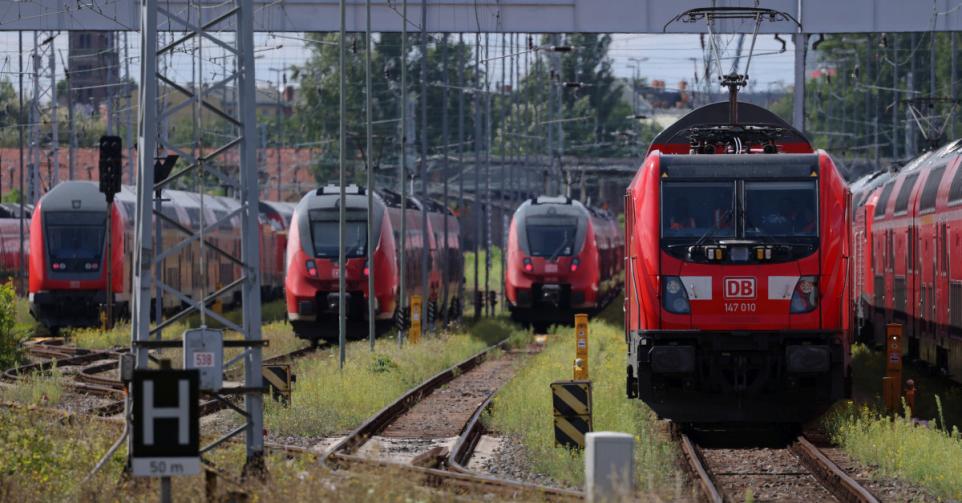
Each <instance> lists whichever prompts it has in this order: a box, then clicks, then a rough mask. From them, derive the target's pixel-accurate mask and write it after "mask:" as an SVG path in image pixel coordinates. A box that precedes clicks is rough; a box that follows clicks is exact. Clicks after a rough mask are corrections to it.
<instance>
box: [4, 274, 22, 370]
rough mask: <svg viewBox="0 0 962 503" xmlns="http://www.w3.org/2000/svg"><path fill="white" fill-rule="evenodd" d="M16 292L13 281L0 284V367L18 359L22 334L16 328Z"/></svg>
mask: <svg viewBox="0 0 962 503" xmlns="http://www.w3.org/2000/svg"><path fill="white" fill-rule="evenodd" d="M16 324H17V293H16V291H15V290H14V288H13V283H12V282H8V283H5V284H3V285H0V368H10V367H12V366H14V365H15V364H16V363H17V362H18V361H19V360H20V349H21V348H20V344H21V343H22V342H23V340H24V334H23V333H22V332H20V331H18V330H16Z"/></svg>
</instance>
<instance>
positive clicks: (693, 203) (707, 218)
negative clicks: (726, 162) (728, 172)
mask: <svg viewBox="0 0 962 503" xmlns="http://www.w3.org/2000/svg"><path fill="white" fill-rule="evenodd" d="M661 207H662V222H661V235H662V236H663V237H666V238H686V237H690V238H696V239H697V238H700V237H702V236H711V237H713V238H725V237H733V236H734V235H735V218H734V216H735V182H665V183H663V184H662V186H661Z"/></svg>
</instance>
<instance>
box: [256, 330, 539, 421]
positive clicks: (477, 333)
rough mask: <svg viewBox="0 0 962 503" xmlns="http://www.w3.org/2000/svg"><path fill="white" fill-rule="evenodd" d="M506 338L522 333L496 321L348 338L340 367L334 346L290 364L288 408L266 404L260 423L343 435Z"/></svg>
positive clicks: (521, 338)
mask: <svg viewBox="0 0 962 503" xmlns="http://www.w3.org/2000/svg"><path fill="white" fill-rule="evenodd" d="M507 337H510V338H511V341H513V342H514V343H515V344H516V345H520V344H523V343H525V342H526V341H527V337H528V336H527V333H526V332H523V331H520V330H517V329H515V328H514V326H513V325H511V324H510V323H508V322H506V321H504V320H502V319H494V320H482V321H480V322H478V323H476V324H474V325H473V326H471V327H469V328H468V329H467V332H463V333H441V334H439V335H437V336H433V335H432V336H422V337H421V342H420V343H419V344H417V345H413V344H410V343H406V344H405V345H404V346H402V347H399V346H398V343H397V341H396V340H395V339H393V338H381V339H378V340H377V341H376V342H375V347H374V350H373V351H371V350H370V348H369V346H368V344H369V343H368V341H366V340H364V341H355V342H349V343H348V346H347V349H346V351H347V359H346V362H345V364H344V368H343V369H339V368H338V351H337V348H336V346H334V347H331V348H330V349H327V350H323V352H322V353H321V354H319V355H317V356H315V357H312V358H307V359H304V360H300V361H298V362H297V363H296V364H295V366H294V371H295V373H296V374H297V384H296V385H295V386H294V394H293V396H292V398H291V402H292V403H291V405H290V406H289V407H284V406H281V405H280V404H277V403H273V402H268V403H267V405H266V406H265V422H266V424H267V427H268V429H269V430H270V431H271V432H272V433H274V434H277V435H296V436H306V437H316V436H328V435H333V434H338V433H344V432H346V431H349V430H351V429H352V428H354V427H356V426H358V425H359V424H360V423H361V422H362V421H364V420H365V419H367V418H368V417H369V416H371V415H372V414H374V413H375V412H377V411H378V410H380V409H381V408H382V407H384V406H386V405H387V404H389V403H390V402H391V401H393V400H396V399H397V398H398V397H400V396H401V395H402V394H403V393H404V392H405V391H407V390H408V389H410V388H413V387H414V386H416V385H418V384H420V383H421V382H423V381H425V380H426V379H428V378H429V377H431V376H433V375H434V374H436V373H438V372H440V371H442V370H444V369H446V368H448V367H451V366H452V365H454V364H456V363H459V362H461V361H463V360H464V359H466V358H468V357H469V356H471V355H472V354H475V353H477V352H479V351H481V350H482V349H484V348H485V347H487V346H490V345H491V344H494V343H496V342H498V341H500V340H503V339H505V338H507Z"/></svg>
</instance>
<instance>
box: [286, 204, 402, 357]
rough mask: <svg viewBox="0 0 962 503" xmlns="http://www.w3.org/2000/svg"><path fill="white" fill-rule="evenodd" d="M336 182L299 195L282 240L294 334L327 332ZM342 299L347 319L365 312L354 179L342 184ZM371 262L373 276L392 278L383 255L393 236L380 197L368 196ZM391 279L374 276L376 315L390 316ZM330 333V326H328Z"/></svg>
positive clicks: (363, 246)
mask: <svg viewBox="0 0 962 503" xmlns="http://www.w3.org/2000/svg"><path fill="white" fill-rule="evenodd" d="M339 191H340V189H339V187H336V186H333V185H328V186H326V187H321V188H320V189H317V190H316V191H312V192H310V193H308V194H307V195H305V196H304V198H303V199H302V200H301V202H300V203H299V204H298V205H297V208H296V210H295V211H294V215H293V218H292V220H291V228H290V231H289V233H288V241H287V258H286V262H287V277H286V279H285V295H286V297H287V311H288V319H289V320H290V321H291V324H292V325H293V327H294V331H295V333H296V334H297V335H298V336H299V337H303V338H308V339H319V338H328V337H329V336H330V335H331V334H326V335H325V333H326V332H329V331H325V330H323V324H324V322H325V321H330V320H332V319H336V318H337V315H338V309H339V295H338V291H339V282H340V278H339V274H340V268H339V264H338V243H339V241H340V239H339V218H340V208H339V206H338V205H339V201H340V196H339ZM345 192H346V193H347V195H346V196H345V201H346V203H345V213H346V215H345V227H344V230H345V241H344V257H345V264H344V268H345V278H344V279H345V291H346V293H345V299H344V300H345V303H346V307H347V316H348V319H350V320H356V321H361V320H366V319H367V317H368V307H367V306H368V301H367V299H368V295H369V292H368V280H367V276H368V274H370V270H371V268H370V267H369V264H368V263H367V246H368V240H367V194H366V191H365V189H363V188H360V187H357V186H355V185H352V186H349V187H346V188H345ZM374 201H375V204H374V212H373V213H374V229H375V232H374V243H373V245H374V246H375V250H374V252H375V254H374V257H375V267H376V268H377V270H378V273H377V274H378V277H381V275H382V274H383V275H384V277H388V278H393V277H394V276H396V271H394V270H393V269H392V268H393V261H391V260H389V257H392V256H393V254H394V253H395V252H394V239H393V236H392V235H391V228H390V223H389V220H388V219H387V218H385V217H386V211H385V206H384V203H383V202H382V200H381V198H380V197H379V196H377V195H376V194H375V196H374ZM395 289H396V284H395V282H392V281H387V282H384V281H379V282H375V306H376V308H375V312H376V316H377V319H379V320H381V319H390V318H391V316H392V315H393V313H394V308H395V306H394V303H395V301H394V291H395ZM333 334H335V335H336V330H334V331H333Z"/></svg>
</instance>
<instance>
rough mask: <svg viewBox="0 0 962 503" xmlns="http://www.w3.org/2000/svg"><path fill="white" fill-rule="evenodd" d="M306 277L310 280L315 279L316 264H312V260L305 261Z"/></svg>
mask: <svg viewBox="0 0 962 503" xmlns="http://www.w3.org/2000/svg"><path fill="white" fill-rule="evenodd" d="M307 275H308V276H310V277H312V278H316V277H317V264H316V263H315V262H314V259H310V260H308V261H307Z"/></svg>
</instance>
